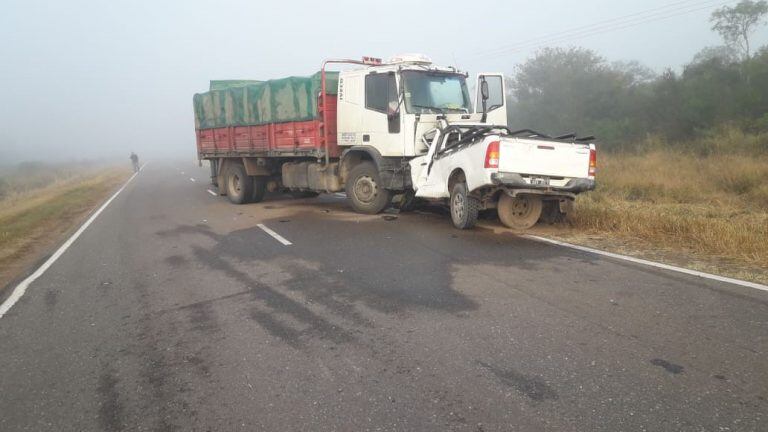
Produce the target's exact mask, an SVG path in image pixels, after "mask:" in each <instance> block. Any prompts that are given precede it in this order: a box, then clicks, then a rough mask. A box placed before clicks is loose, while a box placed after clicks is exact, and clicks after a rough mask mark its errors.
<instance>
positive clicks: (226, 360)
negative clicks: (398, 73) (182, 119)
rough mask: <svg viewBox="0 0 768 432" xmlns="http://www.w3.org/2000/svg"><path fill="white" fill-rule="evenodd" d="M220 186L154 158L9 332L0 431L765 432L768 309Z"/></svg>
mask: <svg viewBox="0 0 768 432" xmlns="http://www.w3.org/2000/svg"><path fill="white" fill-rule="evenodd" d="M206 177H207V173H206V170H205V169H200V168H197V167H193V166H191V165H190V164H188V163H187V164H185V163H160V162H157V163H152V164H150V165H148V166H147V167H146V169H145V170H144V171H143V172H142V173H140V174H139V175H138V176H137V177H136V178H135V179H134V180H133V181H132V182H131V183H130V184H129V185H128V187H126V189H125V190H124V191H123V192H122V193H121V194H120V195H119V196H118V197H117V198H116V199H115V200H114V201H113V202H112V203H111V205H110V206H109V207H107V208H106V210H105V211H104V212H103V213H102V214H101V215H100V216H99V217H98V218H97V219H96V220H95V221H94V223H93V224H92V225H91V226H90V227H89V228H88V229H87V230H86V231H85V232H84V233H83V234H82V236H81V237H80V238H78V239H77V241H76V242H75V243H74V244H73V245H72V247H71V248H69V249H68V250H67V251H66V252H65V253H64V254H63V255H62V256H61V257H60V258H59V259H58V261H56V262H55V263H54V264H53V265H52V266H51V267H50V268H49V269H48V270H47V272H46V273H45V274H43V276H41V277H40V278H39V279H37V280H36V281H35V282H34V283H33V284H32V285H31V286H30V287H29V289H28V291H27V292H26V294H25V295H24V296H23V297H22V298H21V300H20V301H19V302H18V303H17V304H16V305H15V306H14V307H13V308H12V309H11V310H10V311H9V312H8V313H7V314H6V315H5V316H4V317H3V318H2V319H0V343H1V344H2V346H1V347H0V365H2V369H1V370H0V430H3V431H27V430H29V431H119V430H132V431H139V430H142V431H144V430H146V431H174V430H177V431H239V430H243V431H333V430H337V431H368V430H370V431H453V430H456V431H548V430H552V431H641V430H649V431H718V430H730V431H758V430H763V431H765V430H768V400H766V398H768V292H763V291H759V290H754V289H750V288H746V287H740V286H735V285H729V284H726V283H723V282H717V281H712V280H706V279H701V278H697V277H694V276H688V275H682V274H679V273H674V272H670V271H666V270H660V269H655V268H651V267H644V266H641V265H638V264H634V263H627V262H623V261H620V260H615V259H612V258H607V257H600V256H596V255H591V254H588V253H584V252H580V251H575V250H571V249H567V248H562V247H559V246H554V245H549V244H544V243H539V242H535V241H532V240H528V239H524V238H520V237H516V236H513V235H511V234H494V233H493V232H491V231H489V230H483V229H476V230H473V231H469V232H460V231H457V230H455V229H453V228H452V227H451V224H450V222H449V220H448V219H447V216H444V215H440V214H433V213H412V214H401V215H399V216H395V215H378V216H362V215H358V214H354V213H352V212H350V211H349V210H348V208H347V206H346V204H345V202H344V200H343V199H342V198H340V197H338V196H336V195H328V196H323V197H321V198H318V199H309V200H289V199H286V198H280V197H278V198H276V199H271V200H268V201H265V202H263V203H260V204H252V205H247V206H233V205H230V204H229V203H228V202H227V201H226V198H224V197H217V196H213V195H212V194H210V193H209V192H208V191H207V189H208V185H207V179H206ZM191 179H194V180H195V181H192V180H191ZM259 224H261V226H259ZM262 227H263V228H266V229H267V230H264V229H262ZM268 231H271V232H272V233H274V234H275V236H273V235H271V234H270V233H269V232H268ZM281 239H282V240H281ZM287 243H290V244H287Z"/></svg>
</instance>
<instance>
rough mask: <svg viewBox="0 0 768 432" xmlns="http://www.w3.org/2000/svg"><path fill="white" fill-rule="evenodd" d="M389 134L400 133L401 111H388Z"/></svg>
mask: <svg viewBox="0 0 768 432" xmlns="http://www.w3.org/2000/svg"><path fill="white" fill-rule="evenodd" d="M387 124H388V127H389V133H400V110H399V109H395V110H387Z"/></svg>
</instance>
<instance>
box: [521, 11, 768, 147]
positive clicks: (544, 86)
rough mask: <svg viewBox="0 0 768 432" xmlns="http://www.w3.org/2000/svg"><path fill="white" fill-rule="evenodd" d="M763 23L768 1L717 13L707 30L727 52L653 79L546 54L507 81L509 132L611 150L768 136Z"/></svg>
mask: <svg viewBox="0 0 768 432" xmlns="http://www.w3.org/2000/svg"><path fill="white" fill-rule="evenodd" d="M766 15H768V2H766V1H757V2H753V1H748V0H745V1H742V2H740V3H739V4H737V5H735V6H733V7H728V6H726V7H723V8H721V9H718V10H717V11H715V12H714V13H713V14H712V17H711V21H712V29H713V30H714V31H717V32H718V33H719V34H720V35H721V36H722V37H723V39H724V42H725V44H724V45H723V46H718V47H708V48H705V49H703V50H701V51H700V52H699V53H698V54H696V55H695V56H694V58H693V59H692V60H691V61H690V62H689V63H688V64H687V65H685V66H684V68H683V69H682V71H681V72H676V71H674V70H672V69H667V70H665V71H663V72H662V73H658V74H657V73H654V72H653V71H651V70H650V69H648V68H646V67H644V66H643V65H641V64H639V63H637V62H609V61H608V60H606V59H605V58H603V57H602V56H600V55H599V54H597V53H596V52H594V51H592V50H589V49H585V48H545V49H543V50H541V51H539V52H537V53H536V54H535V55H534V56H533V57H532V58H530V59H529V60H528V61H526V62H525V63H523V64H521V65H519V66H518V67H517V69H516V71H515V73H514V75H513V76H512V79H511V80H510V83H509V89H508V90H509V93H510V96H511V98H510V101H511V103H510V110H509V124H510V125H511V126H512V127H513V128H520V129H523V128H530V129H536V130H539V131H540V132H545V133H549V134H554V135H559V134H566V133H572V132H573V133H579V134H581V135H587V134H588V135H595V136H597V137H598V140H599V141H600V142H601V143H602V145H603V147H604V148H608V149H616V150H620V149H631V148H632V147H633V146H635V145H636V144H637V143H638V142H640V141H642V140H643V139H645V138H646V137H648V136H649V135H654V136H659V137H662V138H666V139H668V140H669V141H672V142H679V141H686V140H691V139H695V138H696V137H698V136H701V135H705V134H709V133H712V131H713V130H716V129H718V128H720V127H723V126H730V127H738V128H740V129H742V130H744V131H747V132H753V133H762V132H768V46H764V47H761V48H759V49H757V50H755V51H754V52H753V49H752V47H751V44H750V42H751V40H750V36H751V35H752V34H753V33H754V31H755V30H756V29H757V28H759V27H760V26H761V25H764V24H765V17H766Z"/></svg>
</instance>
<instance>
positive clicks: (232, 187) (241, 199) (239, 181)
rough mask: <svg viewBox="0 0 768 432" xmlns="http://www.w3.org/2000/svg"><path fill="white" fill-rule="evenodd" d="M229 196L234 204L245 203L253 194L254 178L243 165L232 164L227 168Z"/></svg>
mask: <svg viewBox="0 0 768 432" xmlns="http://www.w3.org/2000/svg"><path fill="white" fill-rule="evenodd" d="M227 196H228V197H229V200H230V201H231V202H232V203H233V204H245V203H247V202H248V200H250V199H251V197H252V196H253V179H251V178H250V177H248V174H246V173H245V167H244V166H242V165H232V166H230V167H229V170H227Z"/></svg>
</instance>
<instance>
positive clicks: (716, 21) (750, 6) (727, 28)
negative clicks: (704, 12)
mask: <svg viewBox="0 0 768 432" xmlns="http://www.w3.org/2000/svg"><path fill="white" fill-rule="evenodd" d="M766 15H768V2H765V1H750V0H742V1H741V2H739V3H738V4H737V5H736V6H733V7H731V6H724V7H722V8H720V9H718V10H716V11H715V12H713V13H712V17H711V18H710V21H711V22H712V30H714V31H716V32H718V33H720V36H722V37H723V39H724V40H725V43H727V44H728V45H729V46H731V47H734V48H737V49H738V50H739V51H741V52H742V54H743V55H744V58H749V57H750V55H751V52H750V44H749V37H750V35H751V34H752V33H753V32H754V31H755V28H756V27H757V26H760V25H763V24H765V16H766Z"/></svg>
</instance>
